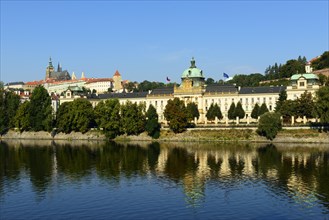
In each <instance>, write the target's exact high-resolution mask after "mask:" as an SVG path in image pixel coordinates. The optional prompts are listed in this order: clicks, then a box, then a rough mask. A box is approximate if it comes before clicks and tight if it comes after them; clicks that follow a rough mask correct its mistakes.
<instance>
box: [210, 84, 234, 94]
mask: <svg viewBox="0 0 329 220" xmlns="http://www.w3.org/2000/svg"><path fill="white" fill-rule="evenodd" d="M206 92H217V93H235V92H238V89H237V88H236V87H235V86H233V85H218V84H213V85H208V86H207V87H206Z"/></svg>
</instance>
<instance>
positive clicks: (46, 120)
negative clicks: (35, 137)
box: [29, 86, 53, 131]
mask: <svg viewBox="0 0 329 220" xmlns="http://www.w3.org/2000/svg"><path fill="white" fill-rule="evenodd" d="M29 112H30V125H31V129H32V130H33V131H51V129H52V120H53V116H52V107H51V98H50V96H49V94H48V92H47V90H46V89H45V88H44V87H43V86H37V87H36V88H35V89H34V90H33V93H32V96H31V104H30V111H29Z"/></svg>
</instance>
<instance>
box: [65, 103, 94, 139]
mask: <svg viewBox="0 0 329 220" xmlns="http://www.w3.org/2000/svg"><path fill="white" fill-rule="evenodd" d="M70 114H71V119H72V127H71V128H72V130H74V131H77V132H82V133H85V132H87V131H88V130H89V129H90V128H91V127H93V126H94V125H95V124H94V109H93V106H92V105H91V103H90V102H89V101H88V100H86V99H82V98H80V99H75V100H74V101H73V102H72V108H71V112H70Z"/></svg>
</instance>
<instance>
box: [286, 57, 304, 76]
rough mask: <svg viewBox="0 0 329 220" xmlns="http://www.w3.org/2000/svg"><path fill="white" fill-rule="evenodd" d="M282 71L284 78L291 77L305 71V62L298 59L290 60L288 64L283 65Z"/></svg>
mask: <svg viewBox="0 0 329 220" xmlns="http://www.w3.org/2000/svg"><path fill="white" fill-rule="evenodd" d="M280 72H281V74H282V77H283V78H288V77H291V76H292V75H294V74H297V73H304V72H305V64H304V63H302V62H299V61H298V60H288V61H287V62H286V64H284V65H283V66H282V67H281V69H280Z"/></svg>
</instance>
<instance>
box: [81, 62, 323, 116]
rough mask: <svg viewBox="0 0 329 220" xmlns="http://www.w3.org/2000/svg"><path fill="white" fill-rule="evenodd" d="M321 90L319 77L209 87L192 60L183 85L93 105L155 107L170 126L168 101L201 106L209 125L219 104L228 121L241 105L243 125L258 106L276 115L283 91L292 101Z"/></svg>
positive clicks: (93, 98) (92, 99) (91, 98)
mask: <svg viewBox="0 0 329 220" xmlns="http://www.w3.org/2000/svg"><path fill="white" fill-rule="evenodd" d="M318 89H319V79H318V76H316V75H315V74H312V73H307V74H295V75H293V76H292V77H291V85H290V86H288V87H286V86H262V87H242V88H241V87H238V86H235V85H219V84H214V85H206V84H205V75H204V73H203V71H202V70H201V69H199V68H197V67H196V62H195V60H194V59H193V58H192V60H191V65H190V67H189V68H187V69H186V70H184V71H183V73H182V75H181V85H180V86H174V87H164V88H158V89H154V90H152V91H149V92H137V93H124V92H123V93H110V94H98V95H97V94H92V95H90V96H89V97H87V98H88V99H89V101H90V102H91V103H92V104H93V106H94V107H95V106H96V105H97V104H98V102H100V101H103V100H107V99H115V98H116V99H118V100H119V101H120V103H121V104H124V103H125V102H127V101H131V102H135V103H137V104H139V103H144V104H146V108H148V106H149V105H151V104H152V105H153V106H154V107H155V108H156V110H157V113H158V115H159V121H160V122H162V123H166V121H165V118H164V110H165V107H166V105H167V102H168V100H170V99H173V98H175V97H177V98H179V99H181V100H183V101H184V102H185V104H187V103H189V102H194V103H196V104H197V106H198V109H199V113H200V117H199V119H198V121H197V123H206V122H207V119H206V116H205V115H206V113H207V111H208V109H209V107H210V105H211V104H215V103H217V104H218V106H219V107H220V109H221V111H222V114H223V116H224V118H223V119H222V120H223V121H225V120H226V121H227V120H228V119H227V116H228V110H229V107H230V105H231V104H232V103H235V104H237V103H238V102H240V103H241V104H242V107H243V109H244V111H245V113H246V116H245V118H244V119H241V120H242V121H243V120H244V121H247V122H248V121H250V120H251V117H250V115H251V112H252V110H253V108H254V106H255V104H256V103H258V105H262V104H263V103H265V104H266V106H267V108H268V109H269V111H274V110H275V107H276V102H277V100H278V98H279V94H280V92H281V91H283V90H285V91H286V92H287V97H288V99H292V100H294V99H297V98H298V97H300V95H301V94H303V93H304V92H305V91H308V92H310V93H312V95H315V92H316V91H317V90H318Z"/></svg>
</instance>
